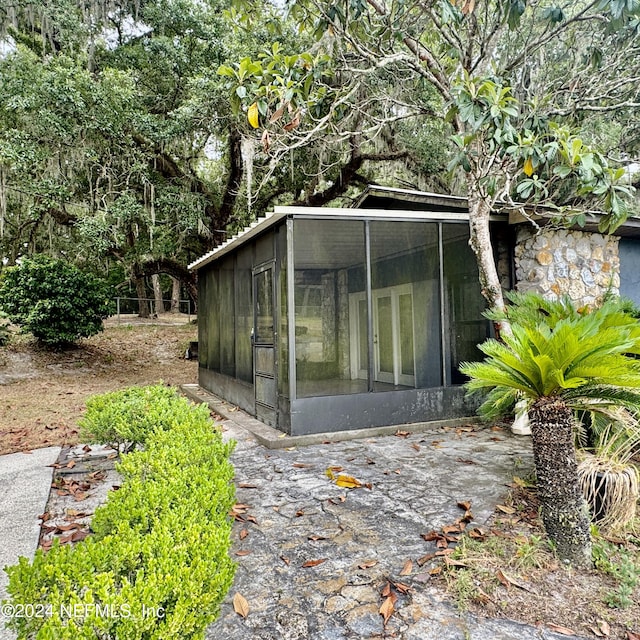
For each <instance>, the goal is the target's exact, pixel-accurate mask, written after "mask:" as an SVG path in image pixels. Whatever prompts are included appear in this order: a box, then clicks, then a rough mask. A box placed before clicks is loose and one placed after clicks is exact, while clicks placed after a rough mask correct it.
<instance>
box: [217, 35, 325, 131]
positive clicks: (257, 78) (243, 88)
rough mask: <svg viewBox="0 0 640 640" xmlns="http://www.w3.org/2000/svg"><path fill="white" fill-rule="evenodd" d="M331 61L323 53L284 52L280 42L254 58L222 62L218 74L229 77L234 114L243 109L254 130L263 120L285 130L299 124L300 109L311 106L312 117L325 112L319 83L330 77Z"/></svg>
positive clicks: (323, 89)
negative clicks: (291, 53)
mask: <svg viewBox="0 0 640 640" xmlns="http://www.w3.org/2000/svg"><path fill="white" fill-rule="evenodd" d="M330 62H331V58H330V56H328V55H325V54H321V55H315V56H314V55H312V54H311V53H308V52H305V53H301V54H296V55H286V54H284V53H283V52H282V46H281V45H280V43H279V42H274V43H273V44H272V45H271V49H270V50H269V51H266V52H263V53H260V54H259V55H258V57H257V59H256V60H252V59H251V58H248V57H245V58H242V60H240V62H239V63H237V64H235V65H231V66H230V65H222V66H221V67H220V68H219V69H218V73H219V74H220V75H221V76H225V77H227V78H229V82H228V87H229V89H230V99H231V106H232V109H233V111H234V113H236V114H237V113H238V112H239V111H240V110H241V108H244V110H245V111H246V112H247V118H248V120H249V124H250V125H251V127H253V128H254V129H257V128H258V127H259V126H260V124H259V123H260V120H262V121H263V122H270V123H275V122H279V126H282V127H283V128H284V129H285V131H287V130H291V129H294V128H297V127H298V126H299V124H300V111H301V109H303V108H304V109H310V110H311V114H312V115H313V116H314V117H315V118H319V117H321V116H322V115H323V114H324V113H325V112H326V110H327V104H328V102H329V100H328V98H329V96H328V93H327V88H326V87H324V86H322V82H323V81H326V80H328V79H329V77H330ZM312 89H313V93H312ZM253 109H255V111H253ZM254 114H255V116H254Z"/></svg>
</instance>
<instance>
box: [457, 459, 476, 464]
mask: <svg viewBox="0 0 640 640" xmlns="http://www.w3.org/2000/svg"><path fill="white" fill-rule="evenodd" d="M456 462H460V463H462V464H478V463H477V462H475V461H473V460H469V459H468V458H456Z"/></svg>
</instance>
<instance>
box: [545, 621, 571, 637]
mask: <svg viewBox="0 0 640 640" xmlns="http://www.w3.org/2000/svg"><path fill="white" fill-rule="evenodd" d="M547 627H549V629H551V631H555V632H556V633H560V634H562V635H563V636H575V635H576V632H575V631H574V630H573V629H569V627H563V626H562V625H559V624H552V623H549V624H548V625H547Z"/></svg>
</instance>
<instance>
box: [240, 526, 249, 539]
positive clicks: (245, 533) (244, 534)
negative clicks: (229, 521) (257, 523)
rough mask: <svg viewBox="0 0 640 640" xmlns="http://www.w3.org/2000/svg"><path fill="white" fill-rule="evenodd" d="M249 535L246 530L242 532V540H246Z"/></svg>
mask: <svg viewBox="0 0 640 640" xmlns="http://www.w3.org/2000/svg"><path fill="white" fill-rule="evenodd" d="M248 535H249V532H248V531H247V530H246V529H243V530H242V531H240V540H244V539H245V538H246V537H247V536H248Z"/></svg>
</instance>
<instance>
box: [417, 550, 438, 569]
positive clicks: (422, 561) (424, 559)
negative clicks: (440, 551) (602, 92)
mask: <svg viewBox="0 0 640 640" xmlns="http://www.w3.org/2000/svg"><path fill="white" fill-rule="evenodd" d="M435 557H436V554H435V553H427V554H426V555H424V556H422V557H420V558H418V559H417V560H416V563H417V565H418V566H419V567H421V566H422V565H423V564H427V562H429V560H433V559H434V558H435Z"/></svg>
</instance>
